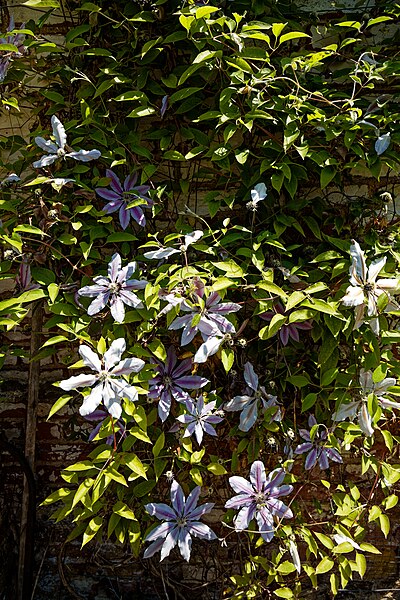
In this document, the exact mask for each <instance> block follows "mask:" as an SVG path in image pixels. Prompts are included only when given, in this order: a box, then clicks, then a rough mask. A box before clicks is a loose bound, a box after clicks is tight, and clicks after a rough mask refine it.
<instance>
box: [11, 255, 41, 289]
mask: <svg viewBox="0 0 400 600" xmlns="http://www.w3.org/2000/svg"><path fill="white" fill-rule="evenodd" d="M15 282H16V284H17V286H18V289H19V291H20V292H27V291H28V290H37V289H39V288H40V285H39V284H38V283H32V275H31V266H30V264H29V260H28V258H27V257H26V256H24V257H23V259H22V263H21V265H20V267H19V271H18V275H17V276H16V278H15Z"/></svg>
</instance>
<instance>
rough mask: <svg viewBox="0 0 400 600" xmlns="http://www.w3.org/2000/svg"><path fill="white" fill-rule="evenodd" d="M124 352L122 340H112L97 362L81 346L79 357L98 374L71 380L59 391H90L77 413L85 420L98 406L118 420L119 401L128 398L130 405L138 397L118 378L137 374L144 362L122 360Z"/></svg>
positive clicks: (87, 348) (131, 388) (125, 382)
mask: <svg viewBox="0 0 400 600" xmlns="http://www.w3.org/2000/svg"><path fill="white" fill-rule="evenodd" d="M125 349H126V342H125V340H124V338H118V339H117V340H114V341H113V342H112V344H111V346H110V348H109V349H108V350H107V352H105V354H104V356H103V357H102V359H100V358H99V357H98V356H97V354H96V353H95V352H93V350H92V349H91V348H89V346H81V347H80V348H79V354H80V355H81V357H82V359H83V362H84V363H85V365H86V366H87V367H89V368H90V369H92V371H97V372H96V374H95V375H90V374H84V373H82V374H81V375H76V376H74V377H70V378H69V379H66V380H64V381H61V382H60V388H61V389H62V390H65V391H67V392H69V391H70V390H74V389H76V388H79V387H92V386H94V387H93V389H92V391H91V392H90V394H89V395H88V396H85V398H84V400H83V404H82V406H81V408H80V409H79V412H80V414H81V415H82V416H83V417H84V416H86V415H90V414H91V413H92V412H93V411H95V410H96V408H97V407H98V406H99V404H100V403H101V402H103V403H104V406H105V408H106V409H107V411H108V412H109V413H110V415H111V416H113V417H114V418H115V419H119V418H120V416H121V413H122V408H121V398H128V400H131V401H132V402H136V401H137V399H138V393H137V390H136V388H135V387H134V386H132V385H129V384H128V382H127V381H126V380H125V379H123V378H122V377H120V375H129V374H130V373H137V372H138V371H140V370H141V369H142V368H143V366H144V361H143V360H140V358H125V359H124V360H121V356H122V354H123V352H125Z"/></svg>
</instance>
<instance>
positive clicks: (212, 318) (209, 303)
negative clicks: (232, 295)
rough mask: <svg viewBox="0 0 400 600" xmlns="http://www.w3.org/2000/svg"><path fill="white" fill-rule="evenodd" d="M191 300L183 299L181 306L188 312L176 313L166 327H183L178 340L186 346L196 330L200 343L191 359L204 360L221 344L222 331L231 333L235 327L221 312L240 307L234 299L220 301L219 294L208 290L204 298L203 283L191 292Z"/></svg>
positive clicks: (231, 310)
mask: <svg viewBox="0 0 400 600" xmlns="http://www.w3.org/2000/svg"><path fill="white" fill-rule="evenodd" d="M193 297H194V301H193V302H191V301H189V300H185V301H184V302H182V304H181V310H182V311H183V312H187V313H189V314H187V315H183V316H181V317H177V318H176V319H175V320H174V321H172V323H171V325H170V326H169V329H172V330H176V329H181V328H183V332H182V337H181V344H182V346H186V345H187V344H189V343H190V342H191V341H192V340H193V338H194V337H195V335H196V334H197V333H198V332H200V333H201V335H202V338H203V340H204V344H202V345H201V346H200V348H199V349H198V351H197V352H196V355H195V357H194V362H197V363H198V362H205V361H206V360H207V358H208V357H209V356H212V355H213V354H215V353H216V352H217V350H218V348H219V347H220V345H221V344H222V342H223V340H224V338H225V334H228V333H229V334H232V333H235V327H234V326H233V324H232V323H231V322H230V321H228V319H227V318H226V317H225V316H224V315H228V314H230V313H233V312H237V311H238V310H240V308H241V306H240V305H239V304H235V303H234V302H224V303H222V304H220V302H221V296H220V295H219V294H217V292H212V293H211V294H210V295H209V296H208V297H207V298H206V299H204V285H198V286H197V291H196V292H195V293H194V294H193Z"/></svg>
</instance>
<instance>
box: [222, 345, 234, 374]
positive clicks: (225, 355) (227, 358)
mask: <svg viewBox="0 0 400 600" xmlns="http://www.w3.org/2000/svg"><path fill="white" fill-rule="evenodd" d="M221 360H222V364H223V366H224V369H225V372H226V373H228V372H229V371H230V370H231V368H232V366H233V363H234V361H235V353H234V351H233V350H232V348H221Z"/></svg>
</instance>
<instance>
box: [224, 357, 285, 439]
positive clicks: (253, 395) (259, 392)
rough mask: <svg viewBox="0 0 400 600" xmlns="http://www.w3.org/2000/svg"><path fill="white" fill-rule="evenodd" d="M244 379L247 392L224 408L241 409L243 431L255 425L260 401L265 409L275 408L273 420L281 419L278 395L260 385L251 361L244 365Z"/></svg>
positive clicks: (240, 425) (240, 427) (241, 428)
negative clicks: (268, 391)
mask: <svg viewBox="0 0 400 600" xmlns="http://www.w3.org/2000/svg"><path fill="white" fill-rule="evenodd" d="M244 380H245V382H246V383H247V385H248V388H247V390H246V391H247V394H245V395H243V396H235V397H234V398H232V400H230V401H229V402H228V403H227V404H225V406H224V409H225V410H228V411H236V410H240V411H241V413H240V424H239V429H240V430H241V431H249V429H251V428H252V427H253V425H254V423H255V422H256V420H257V415H258V405H259V403H260V402H261V406H262V409H263V410H264V411H265V410H267V409H271V408H274V409H275V411H274V413H273V415H272V417H271V421H281V420H282V415H281V411H280V408H279V406H278V399H277V397H276V396H271V394H267V392H266V391H265V388H264V387H263V386H260V385H259V383H258V376H257V375H256V373H255V371H254V367H253V365H252V364H251V363H250V362H247V363H246V364H245V365H244Z"/></svg>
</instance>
